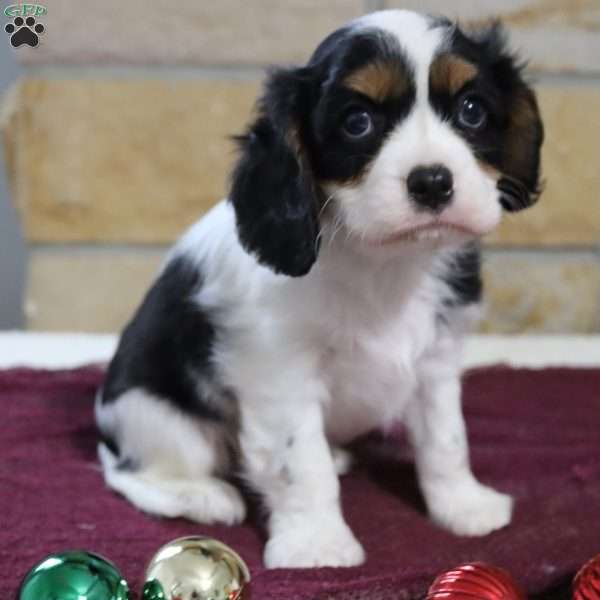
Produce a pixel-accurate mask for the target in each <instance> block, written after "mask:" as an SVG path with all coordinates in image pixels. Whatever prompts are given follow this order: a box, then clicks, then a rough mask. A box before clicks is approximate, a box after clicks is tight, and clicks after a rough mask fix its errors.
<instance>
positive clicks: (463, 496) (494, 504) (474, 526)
mask: <svg viewBox="0 0 600 600" xmlns="http://www.w3.org/2000/svg"><path fill="white" fill-rule="evenodd" d="M512 507H513V499H512V498H511V497H510V496H508V495H507V494H501V493H500V492H497V491H496V490H493V489H492V488H490V487H488V486H485V485H482V484H481V483H479V482H477V481H472V482H469V483H468V484H464V485H460V486H457V487H454V488H448V489H445V490H444V491H443V492H440V491H438V493H436V494H435V498H433V499H432V498H431V495H430V496H429V511H430V513H431V517H432V519H433V520H434V521H435V522H436V523H438V524H439V525H441V526H442V527H445V528H446V529H449V530H450V531H452V533H455V534H456V535H464V536H477V535H486V534H488V533H491V532H492V531H495V530H496V529H501V528H502V527H505V526H506V525H508V524H509V523H510V519H511V516H512Z"/></svg>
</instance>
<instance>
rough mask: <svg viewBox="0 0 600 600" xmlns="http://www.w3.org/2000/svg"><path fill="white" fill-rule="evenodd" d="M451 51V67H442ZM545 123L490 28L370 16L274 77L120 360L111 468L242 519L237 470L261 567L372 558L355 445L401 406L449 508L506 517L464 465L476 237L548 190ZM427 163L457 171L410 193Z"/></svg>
mask: <svg viewBox="0 0 600 600" xmlns="http://www.w3.org/2000/svg"><path fill="white" fill-rule="evenodd" d="M440 57H443V58H444V57H450V58H451V60H450V61H449V64H451V65H454V66H451V67H448V69H450V70H449V71H447V72H446V71H444V73H446V74H445V75H444V76H439V75H435V78H436V80H435V81H434V79H433V78H434V74H433V70H432V69H433V67H432V65H433V64H434V62H435V61H436V60H437V59H439V58H440ZM436 64H437V65H438V66H436V69H437V70H438V71H439V69H440V67H439V64H442V63H439V62H438V63H436ZM444 64H445V63H444ZM372 65H376V66H375V67H373V68H372V69H371V68H370V66H372ZM457 65H458V66H457ZM444 68H446V67H444ZM357 73H358V74H359V75H356V74H357ZM470 76H472V77H471V79H469V77H470ZM395 78H397V81H396V79H395ZM461 78H462V79H461ZM463 79H464V81H463ZM457 81H458V85H459V88H457V83H456V82H457ZM434 84H435V85H434ZM361 86H363V87H364V90H363V91H361V89H362V88H361ZM444 86H446V88H447V89H446V88H445V87H444ZM434 88H435V89H434ZM369 93H371V95H369ZM482 114H483V116H484V119H483V123H479V121H480V117H481V115H482ZM365 115H366V116H365ZM475 125H476V126H475ZM542 137H543V136H542V126H541V122H540V120H539V115H538V110H537V105H536V101H535V96H534V95H533V93H532V92H531V90H530V89H529V88H528V87H527V85H526V84H525V83H524V81H523V79H522V77H521V72H520V68H519V67H518V65H515V63H514V60H513V58H512V56H511V55H509V54H508V53H507V52H506V50H505V46H504V42H503V39H502V32H501V30H500V28H499V27H498V26H497V25H493V26H490V27H489V28H486V29H485V30H483V31H479V32H475V33H470V34H467V33H464V32H463V31H461V30H460V29H459V28H458V27H456V26H455V25H452V24H450V23H449V22H447V21H445V20H442V19H432V18H430V17H425V16H421V15H418V14H415V13H412V12H408V11H385V12H380V13H374V14H371V15H367V16H365V17H363V18H361V19H358V20H356V21H354V22H352V23H350V24H349V25H347V26H345V27H343V28H342V29H340V30H338V31H336V32H335V33H333V34H332V35H331V36H329V37H328V38H327V39H326V40H325V41H324V42H323V43H322V44H321V45H320V47H319V48H318V49H317V51H316V52H315V54H314V55H313V57H312V58H311V60H310V61H309V63H308V64H307V65H306V66H305V67H299V68H291V69H282V70H276V71H274V72H273V73H272V74H271V75H270V77H269V78H268V81H267V83H266V89H265V94H264V96H263V98H262V100H261V102H260V103H259V106H258V116H257V118H256V121H255V122H254V123H253V124H252V125H251V126H250V127H249V129H248V132H247V134H246V135H244V136H242V137H241V138H240V140H239V143H240V147H241V156H240V159H239V162H238V164H237V166H236V168H235V171H234V174H233V181H232V189H231V194H230V196H229V199H227V200H224V201H222V202H221V203H219V204H217V205H216V206H215V207H214V208H213V209H212V210H211V211H210V212H209V213H208V214H207V215H206V216H204V217H203V218H202V219H201V220H200V221H199V222H197V223H196V224H195V225H194V226H193V227H192V228H191V229H190V230H189V231H188V232H187V233H186V234H185V235H184V236H183V237H182V239H181V240H180V241H179V242H178V243H177V245H176V246H175V247H174V249H173V250H172V252H171V253H170V255H169V256H168V258H167V260H166V263H165V265H164V267H163V269H162V272H161V273H160V275H159V277H158V279H157V280H156V282H155V283H154V285H153V287H152V288H151V290H150V291H149V293H148V295H147V296H146V298H145V300H144V301H143V303H142V305H141V307H140V308H139V310H138V312H137V314H136V315H135V317H134V318H133V320H132V321H131V323H130V324H129V325H128V327H127V328H126V329H125V331H124V333H123V335H122V338H121V342H120V346H119V348H118V351H117V353H116V355H115V357H114V358H113V360H112V362H111V364H110V367H109V370H108V374H107V377H106V382H105V384H104V387H103V389H102V390H101V391H100V393H99V395H98V401H97V406H96V416H97V423H98V425H99V428H100V430H101V432H102V435H103V440H104V442H103V443H102V444H101V445H100V447H99V452H100V457H101V460H102V465H103V469H104V475H105V478H106V482H107V484H108V485H109V486H110V487H111V488H113V489H115V490H117V491H118V492H120V493H121V494H123V495H124V496H125V497H126V498H128V499H129V500H130V501H131V502H132V503H133V504H135V505H136V506H137V507H139V508H140V509H142V510H144V511H147V512H149V513H153V514H156V515H163V516H167V517H177V516H182V517H187V518H189V519H192V520H195V521H199V522H204V523H211V522H217V521H218V522H223V523H228V524H233V523H238V522H240V521H242V520H243V519H244V516H245V506H244V500H243V498H242V496H241V495H240V492H239V491H238V489H237V488H236V487H235V486H234V485H233V484H232V483H230V480H231V476H232V475H233V474H235V475H237V476H242V477H243V478H244V479H245V480H246V481H247V482H248V483H249V485H251V486H252V488H253V489H254V490H256V491H257V492H259V493H260V494H261V495H262V497H263V498H264V503H265V505H266V507H267V509H268V511H269V521H268V528H269V540H268V543H267V545H266V549H265V554H264V560H265V564H266V565H267V566H268V567H313V566H325V565H327V566H350V565H357V564H360V563H362V562H363V561H364V560H365V554H364V551H363V549H362V547H361V545H360V543H359V541H358V540H357V539H356V538H355V537H354V535H353V533H352V531H351V530H350V529H349V527H348V526H347V524H346V523H345V521H344V517H343V515H342V512H341V509H340V497H339V496H340V486H339V481H338V474H339V473H340V472H343V471H344V470H345V469H347V467H348V463H349V457H348V456H347V455H346V454H345V452H344V451H343V450H341V449H340V448H342V447H343V446H344V445H345V444H347V443H348V442H350V441H352V440H353V439H355V438H356V437H357V436H360V435H362V434H364V433H366V432H369V431H371V430H374V429H386V428H390V427H392V426H394V425H395V424H396V423H398V422H400V421H402V422H404V423H405V424H406V426H407V429H408V431H409V433H410V439H411V442H412V445H413V447H414V452H415V457H416V467H417V470H418V477H419V482H420V485H421V489H422V492H423V495H424V497H425V500H426V503H427V506H428V509H429V512H430V514H431V517H432V518H433V520H434V521H435V522H437V523H439V524H440V525H442V526H444V527H446V528H448V529H450V530H451V531H453V532H455V533H456V534H459V535H484V534H487V533H488V532H490V531H493V530H495V529H498V528H500V527H504V526H505V525H507V524H508V523H509V521H510V517H511V507H512V501H511V498H510V497H509V496H507V495H504V494H501V493H499V492H497V491H495V490H493V489H491V488H489V487H487V486H485V485H482V484H481V483H479V482H478V481H477V480H476V479H475V478H474V476H473V474H472V472H471V469H470V466H469V457H468V448H467V442H466V436H465V425H464V422H463V417H462V413H461V406H460V392H461V388H460V356H461V345H462V341H463V336H464V334H465V332H466V331H467V330H468V328H469V326H470V324H471V323H472V321H473V320H474V318H475V317H476V315H477V312H478V305H479V300H480V294H481V282H480V274H479V250H478V246H477V242H476V240H477V239H478V238H479V237H481V236H482V235H484V234H486V233H488V232H490V231H491V230H493V229H494V228H495V227H496V225H497V224H498V223H499V221H500V218H501V214H502V209H503V208H504V209H508V210H518V209H521V208H524V207H525V206H527V205H529V204H531V203H533V201H534V200H535V199H536V196H537V191H538V175H539V173H538V170H539V150H540V145H541V142H542ZM432 165H434V166H435V167H436V168H438V167H439V166H442V167H444V168H445V169H447V171H449V172H450V174H451V177H452V179H451V189H449V190H445V192H447V194H446V196H447V197H446V200H445V201H444V202H437V201H436V202H434V203H431V202H429V201H428V199H429V200H430V199H431V198H430V197H429V196H428V195H427V190H425V193H422V189H421V190H420V191H419V189H418V188H414V186H413V187H412V188H411V189H412V191H410V190H409V184H408V183H407V182H408V180H409V177H410V175H411V173H413V172H414V171H415V169H418V168H420V167H429V166H432ZM415 189H416V191H415ZM438 199H439V198H438Z"/></svg>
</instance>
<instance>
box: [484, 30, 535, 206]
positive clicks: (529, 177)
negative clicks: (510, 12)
mask: <svg viewBox="0 0 600 600" xmlns="http://www.w3.org/2000/svg"><path fill="white" fill-rule="evenodd" d="M480 35H481V36H482V37H481V39H482V41H483V42H484V43H485V46H486V51H487V52H486V54H487V60H488V61H489V67H490V69H491V71H492V75H493V77H494V79H495V80H496V83H497V84H498V86H499V88H500V89H501V90H502V94H503V96H504V102H505V106H506V121H507V122H506V129H505V132H504V139H503V150H502V157H501V160H500V162H501V164H500V170H501V177H500V179H499V180H498V189H499V190H500V193H501V197H500V202H501V204H502V206H503V208H504V209H505V210H507V211H510V212H515V211H519V210H523V209H524V208H527V207H529V206H531V205H532V204H535V202H536V201H537V199H538V196H539V194H540V191H541V190H540V150H541V146H542V143H543V141H544V127H543V124H542V120H541V117H540V110H539V107H538V103H537V100H536V96H535V92H534V91H533V90H532V89H531V88H530V87H529V85H527V83H526V82H525V80H524V78H523V70H524V68H525V66H526V65H525V63H523V62H520V61H519V60H518V58H517V57H515V56H514V54H512V53H510V52H509V51H508V50H507V41H506V40H507V38H506V33H505V31H504V28H503V27H502V25H501V23H499V22H497V21H496V22H493V23H492V24H491V25H490V26H489V27H488V28H486V29H485V30H484V31H483V32H482V33H481V32H480Z"/></svg>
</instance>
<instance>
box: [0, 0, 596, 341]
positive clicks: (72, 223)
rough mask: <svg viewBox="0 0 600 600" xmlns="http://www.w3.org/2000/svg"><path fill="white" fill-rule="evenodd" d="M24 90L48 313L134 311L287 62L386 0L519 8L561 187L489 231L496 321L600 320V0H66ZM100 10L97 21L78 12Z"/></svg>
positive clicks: (13, 148)
mask: <svg viewBox="0 0 600 600" xmlns="http://www.w3.org/2000/svg"><path fill="white" fill-rule="evenodd" d="M46 5H47V6H48V15H47V16H45V17H44V18H43V21H44V24H45V25H46V33H45V34H44V37H43V38H42V43H41V44H40V46H39V47H38V48H36V49H24V48H21V49H20V50H19V56H20V58H21V59H22V61H23V62H24V63H25V64H26V65H27V67H28V69H29V74H28V76H27V77H26V78H25V79H24V81H22V82H21V84H20V85H19V86H18V88H16V89H15V90H13V92H12V94H11V97H10V98H9V99H7V100H6V102H5V107H4V113H3V118H2V119H1V120H0V121H2V123H4V125H3V130H4V140H3V141H4V144H5V147H6V149H7V151H8V152H7V156H8V158H9V161H8V163H9V169H10V174H11V178H12V183H13V192H14V193H13V195H14V197H15V201H16V202H17V204H18V207H19V209H20V214H21V217H22V221H23V225H24V228H25V231H26V234H27V238H28V240H29V241H30V244H31V247H32V254H31V269H30V277H29V292H28V297H29V298H28V303H27V314H28V319H29V326H30V327H31V328H34V329H52V330H60V329H71V330H89V331H111V330H117V329H120V328H121V327H122V325H123V324H124V322H125V321H126V319H127V318H128V316H129V315H130V314H131V312H132V310H133V309H134V307H135V305H136V304H137V303H138V302H139V300H140V298H141V296H142V294H143V292H144V291H145V289H146V288H147V286H148V284H149V282H150V281H151V279H152V277H153V275H154V273H155V271H156V268H157V265H158V263H159V258H160V256H161V255H162V253H163V251H164V249H165V248H166V247H167V245H168V244H169V243H171V242H172V241H173V240H174V239H175V237H177V235H179V234H180V233H181V231H182V230H183V228H185V227H186V226H187V225H188V224H189V223H191V222H193V221H194V220H195V219H196V218H197V217H198V216H199V215H201V214H202V213H203V212H204V211H205V210H206V209H207V208H209V207H210V206H211V205H212V204H213V203H214V202H215V201H217V200H218V199H220V198H221V197H222V196H223V195H224V193H225V192H226V189H227V178H228V173H229V170H230V168H231V166H232V163H233V160H234V156H235V150H234V145H233V143H232V142H231V141H230V139H229V136H231V135H232V134H235V133H239V132H240V131H241V129H242V128H243V126H244V123H245V122H246V121H247V119H248V116H249V115H250V112H251V110H252V105H253V102H254V100H255V97H256V94H257V92H258V90H259V88H260V81H261V78H262V76H263V66H264V65H265V64H269V63H289V62H300V61H305V60H306V59H307V58H308V56H309V54H310V52H311V51H312V50H313V49H314V46H315V44H316V43H317V42H318V41H319V40H320V39H321V38H322V37H323V36H324V35H326V34H327V33H328V32H329V31H331V30H332V29H333V28H335V27H337V26H338V25H340V24H341V23H343V22H345V21H346V20H348V19H351V18H353V17H355V16H358V15H360V14H362V13H363V12H365V11H366V10H367V9H371V8H373V7H375V6H379V7H384V6H387V7H404V8H413V9H414V8H418V9H421V10H425V11H428V12H432V13H446V14H448V15H449V16H452V17H457V18H459V19H460V20H461V21H468V20H475V21H481V20H485V19H488V18H489V17H491V16H494V15H499V16H501V17H502V18H503V19H504V20H505V21H506V22H507V23H508V25H509V27H510V37H511V42H512V44H513V47H516V48H520V49H521V50H522V51H523V54H525V55H526V56H529V57H531V59H532V63H531V64H532V69H533V72H534V74H535V76H536V79H537V80H538V91H539V97H540V104H541V108H542V112H543V116H544V121H545V124H546V131H547V138H546V144H545V147H544V154H543V169H544V174H545V179H546V189H545V192H544V194H543V195H542V198H541V200H540V203H539V205H538V206H536V207H535V208H534V209H531V210H530V211H528V212H526V213H521V214H519V215H516V216H514V217H508V218H506V219H505V223H504V224H503V226H502V227H501V228H500V230H499V231H498V232H497V233H496V234H494V235H493V236H492V237H491V238H490V240H489V247H490V250H489V252H488V253H487V256H486V265H485V280H486V285H487V311H486V316H485V319H484V321H483V323H482V330H483V331H488V332H506V333H518V332H524V331H527V332H548V333H555V332H584V333H591V332H598V331H600V250H599V243H600V162H599V159H598V155H597V150H596V146H597V140H598V139H600V60H599V59H598V57H599V56H600V0H577V1H559V0H489V1H487V2H480V3H476V2H471V1H470V0H457V1H456V2H452V3H447V2H441V0H424V1H421V0H419V1H418V2H417V1H416V0H406V1H401V0H399V1H396V0H364V1H363V0H333V1H331V2H325V3H324V2H319V1H317V0H290V2H275V1H273V0H256V1H255V2H238V1H234V0H224V1H222V2H218V3H207V2H197V1H196V0H181V1H180V2H178V3H177V4H176V5H173V3H170V2H165V1H163V0H157V1H156V2H152V3H148V2H144V1H143V0H132V1H131V2H127V3H120V2H117V1H116V0H105V1H104V2H101V3H98V2H91V0H80V1H79V2H78V4H77V6H78V10H77V11H73V4H72V2H70V0H48V1H47V2H46ZM82 14H85V15H86V23H87V24H88V26H87V27H86V28H82V27H78V26H77V27H75V26H74V25H73V23H75V21H76V20H78V19H80V17H81V15H82Z"/></svg>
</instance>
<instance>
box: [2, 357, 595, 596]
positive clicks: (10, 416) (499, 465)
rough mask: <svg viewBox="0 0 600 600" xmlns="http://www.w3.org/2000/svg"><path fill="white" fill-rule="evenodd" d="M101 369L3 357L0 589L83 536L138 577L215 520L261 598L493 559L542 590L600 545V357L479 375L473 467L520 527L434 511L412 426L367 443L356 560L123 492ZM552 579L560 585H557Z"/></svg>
mask: <svg viewBox="0 0 600 600" xmlns="http://www.w3.org/2000/svg"><path fill="white" fill-rule="evenodd" d="M100 379H101V371H100V370H99V369H94V368H87V369H80V370H75V371H62V372H39V371H30V370H12V371H4V372H2V371H0V407H1V410H2V412H1V413H0V418H1V419H2V424H1V425H0V427H1V429H0V597H2V598H12V597H14V596H13V594H14V593H15V590H16V588H17V586H18V583H19V580H20V579H21V577H22V576H23V575H24V574H25V572H26V571H27V570H28V569H29V567H31V566H32V565H33V564H34V563H35V562H36V561H38V560H40V559H41V558H42V557H43V556H44V555H46V554H48V553H50V552H56V551H60V550H65V549H73V548H84V549H89V550H94V551H96V552H98V553H100V554H103V555H105V556H106V557H108V558H110V559H111V560H112V561H114V562H115V563H116V564H117V565H118V566H119V567H120V568H121V569H122V571H123V573H124V575H125V577H126V578H127V579H128V580H129V582H130V584H131V585H132V586H133V587H134V588H135V589H136V590H139V583H140V577H141V575H142V572H143V569H144V566H145V563H146V561H147V560H148V558H149V557H150V556H151V555H152V554H153V553H154V551H155V550H156V549H157V548H158V547H159V546H160V545H161V544H163V543H165V542H167V541H169V540H171V539H173V538H175V537H178V536H181V535H189V534H205V535H210V536H213V537H216V538H219V539H221V540H223V541H224V542H226V543H228V544H230V545H231V546H233V547H234V548H235V549H237V550H238V551H239V553H240V554H241V555H242V556H243V557H244V558H245V559H246V560H247V562H248V564H249V566H250V569H251V571H252V574H253V594H252V595H253V598H256V599H257V600H271V599H272V600H281V599H283V598H285V599H286V600H309V599H310V600H313V599H325V598H327V599H340V598H344V599H353V600H356V599H362V598H365V599H367V598H368V599H369V600H382V599H386V600H387V599H394V600H396V599H400V598H406V599H416V598H420V597H422V594H423V592H424V591H425V590H426V588H427V586H428V585H429V583H430V582H431V580H432V579H433V578H434V576H435V575H436V574H437V573H438V572H440V571H441V570H443V569H446V568H449V567H452V566H455V565H456V564H458V563H461V562H463V561H471V560H482V561H488V562H490V563H493V564H496V565H499V566H502V567H504V568H506V569H508V570H509V571H510V572H511V573H512V574H513V575H514V576H515V577H516V578H518V579H519V580H520V581H521V582H522V583H523V584H524V586H525V587H526V588H527V590H528V591H529V592H530V593H536V594H539V593H540V592H541V593H542V596H541V597H542V598H544V597H545V598H548V597H549V592H548V591H547V590H548V589H550V588H552V587H554V586H556V585H558V584H560V583H561V582H564V581H565V580H568V578H569V577H570V576H571V575H572V573H573V572H574V571H575V570H576V569H577V567H578V566H579V565H581V564H582V563H583V562H584V561H585V560H586V559H588V558H590V557H592V556H593V555H595V554H597V553H600V370H566V369H551V370H543V371H529V370H514V369H508V368H495V369H486V370H480V371H476V372H473V373H470V374H469V375H468V376H467V377H466V378H465V379H466V380H465V412H466V416H467V421H468V427H469V437H470V442H471V450H472V460H473V465H474V470H475V472H476V473H477V475H478V476H479V477H480V478H481V479H482V480H483V481H485V482H487V483H490V484H492V485H494V486H496V487H497V488H498V489H501V490H504V491H507V492H510V493H511V494H513V495H514V496H515V497H516V499H517V504H516V514H515V517H514V521H513V523H512V525H510V527H508V528H506V529H505V530H503V531H500V532H497V533H494V534H492V535H489V536H487V537H485V538H480V539H462V538H457V537H455V536H453V535H451V534H449V533H447V532H445V531H442V530H441V529H439V528H437V527H436V526H434V525H433V524H431V523H430V522H429V520H428V519H427V517H426V515H425V513H424V509H423V504H422V501H421V498H420V496H419V493H418V491H417V487H416V483H415V475H414V471H413V467H412V465H411V463H410V461H409V458H408V455H407V450H406V446H405V444H404V443H403V442H402V441H401V440H400V439H390V440H387V441H385V442H384V441H381V440H379V441H377V440H370V441H368V442H367V443H365V444H362V446H361V448H360V456H361V461H362V465H361V466H360V467H359V468H358V469H357V470H356V471H354V472H353V473H352V474H351V475H349V476H347V477H345V478H343V485H342V489H343V502H344V512H345V514H346V516H347V519H348V522H349V523H350V525H351V526H352V528H353V529H354V531H355V532H356V534H357V536H358V538H359V539H360V541H361V542H362V543H363V544H364V546H365V548H366V550H367V553H368V561H367V563H366V564H365V565H364V566H363V567H360V568H354V569H348V570H345V569H340V570H338V569H314V570H299V571H287V570H276V571H267V570H265V569H264V568H263V566H262V564H261V551H262V547H263V542H264V540H263V534H262V533H261V531H260V528H259V527H258V526H257V525H256V524H255V523H253V522H249V523H248V524H246V525H245V526H243V527H235V528H231V529H230V528H226V527H203V526H201V525H196V524H193V523H189V522H186V521H183V520H160V519H156V518H152V517H149V516H147V515H144V514H142V513H140V512H138V511H137V510H136V509H134V508H133V507H132V506H131V505H130V504H128V503H127V502H126V501H125V500H123V499H122V498H120V497H119V496H117V495H115V494H114V493H112V492H111V491H109V490H108V489H107V488H106V487H105V486H104V483H103V481H102V476H101V473H100V472H99V470H98V464H97V461H96V434H95V431H94V425H93V417H92V404H93V395H94V389H95V387H96V386H97V384H98V382H99V381H100ZM544 590H546V591H544Z"/></svg>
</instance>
